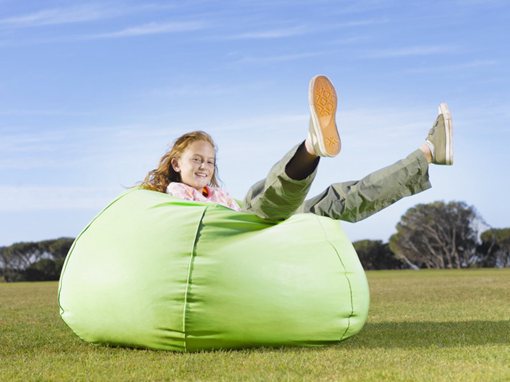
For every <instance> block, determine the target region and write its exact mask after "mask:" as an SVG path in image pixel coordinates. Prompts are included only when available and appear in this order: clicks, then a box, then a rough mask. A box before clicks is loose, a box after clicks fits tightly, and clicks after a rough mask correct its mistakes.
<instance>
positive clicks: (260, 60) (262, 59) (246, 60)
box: [234, 52, 324, 64]
mask: <svg viewBox="0 0 510 382" xmlns="http://www.w3.org/2000/svg"><path fill="white" fill-rule="evenodd" d="M323 54H324V52H309V53H293V54H282V55H276V56H259V57H253V56H252V57H243V58H241V59H239V60H237V61H235V62H234V63H235V64H271V63H274V62H286V61H296V60H302V59H306V58H312V57H317V56H321V55H323Z"/></svg>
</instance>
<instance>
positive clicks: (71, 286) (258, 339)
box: [58, 189, 369, 351]
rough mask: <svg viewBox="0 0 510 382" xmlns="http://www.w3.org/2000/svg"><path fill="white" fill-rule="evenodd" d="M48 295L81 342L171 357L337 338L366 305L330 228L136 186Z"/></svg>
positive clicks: (348, 248) (338, 235)
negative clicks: (161, 351) (170, 354)
mask: <svg viewBox="0 0 510 382" xmlns="http://www.w3.org/2000/svg"><path fill="white" fill-rule="evenodd" d="M58 299H59V305H60V314H61V316H62V318H63V320H64V321H65V322H66V323H67V325H68V326H69V327H70V328H71V329H72V330H73V331H74V332H75V333H76V334H77V335H78V336H79V337H80V338H82V339H83V340H85V341H88V342H93V343H99V344H110V345H121V346H130V347H144V348H151V349H165V350H175V351H198V350H203V349H232V348H245V347H252V346H282V345H299V346H317V345H325V344H332V343H337V342H338V341H341V340H344V339H346V338H348V337H350V336H352V335H354V334H356V333H357V332H359V331H360V330H361V328H362V327H363V325H364V323H365V321H366V318H367V313H368V304H369V294H368V285H367V281H366V277H365V274H364V271H363V269H362V267H361V264H360V262H359V260H358V257H357V255H356V252H355V251H354V248H353V247H352V244H351V243H350V241H349V239H348V238H347V237H346V236H345V234H344V232H343V231H342V229H341V228H340V224H339V223H338V221H335V220H332V219H329V218H325V217H319V216H316V215H313V214H297V215H294V216H292V217H290V218H289V219H287V220H285V221H283V222H280V223H277V222H271V221H268V220H264V219H261V218H259V217H257V216H256V215H254V214H252V213H247V212H235V211H232V210H230V209H228V208H226V207H223V206H221V205H217V204H214V203H198V202H190V201H184V200H180V199H176V198H174V197H171V196H169V195H167V194H164V193H160V192H154V191H148V190H142V189H131V190H129V191H127V192H126V193H124V194H123V195H121V196H120V197H118V198H117V199H116V200H114V201H113V202H112V203H111V204H110V205H108V206H107V207H106V208H105V209H104V210H103V211H102V212H100V213H99V215H98V216H96V217H95V218H94V219H93V221H92V222H91V223H90V224H89V225H88V226H87V227H86V228H85V229H84V230H83V231H82V232H81V233H80V235H79V236H78V237H77V239H76V241H75V242H74V244H73V246H72V247H71V249H70V251H69V254H68V255H67V258H66V262H65V264H64V268H63V270H62V275H61V278H60V283H59V296H58Z"/></svg>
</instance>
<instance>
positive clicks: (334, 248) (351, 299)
mask: <svg viewBox="0 0 510 382" xmlns="http://www.w3.org/2000/svg"><path fill="white" fill-rule="evenodd" d="M316 218H317V221H318V222H319V225H320V227H321V228H322V231H323V232H324V236H325V237H326V240H327V242H328V244H329V245H330V246H331V248H333V250H334V251H335V254H336V256H337V258H338V260H339V261H340V264H342V268H343V270H344V272H343V274H344V276H345V279H346V280H347V284H348V285H349V296H350V302H351V313H350V314H349V316H348V317H347V328H345V331H344V332H343V333H342V335H341V336H340V339H339V341H342V340H343V339H344V338H345V335H346V334H347V332H348V331H349V329H350V327H351V317H353V315H354V302H353V296H352V284H351V280H350V279H349V276H347V269H346V268H345V264H344V262H343V261H342V258H341V256H340V254H339V253H338V250H337V249H336V247H335V246H334V245H333V243H331V241H330V240H329V237H328V234H327V232H326V229H325V228H324V226H323V225H322V222H321V220H320V219H319V217H318V216H316Z"/></svg>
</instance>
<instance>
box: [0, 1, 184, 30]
mask: <svg viewBox="0 0 510 382" xmlns="http://www.w3.org/2000/svg"><path fill="white" fill-rule="evenodd" d="M172 8H175V5H168V4H166V5H165V4H164V5H161V4H143V5H136V6H126V5H111V6H108V5H99V4H91V5H82V6H74V7H67V8H65V7H61V8H51V9H42V10H39V11H35V12H32V13H28V14H24V15H20V16H11V17H6V18H3V19H0V27H2V26H3V27H10V28H30V27H37V26H44V25H61V24H72V23H83V22H89V21H96V20H103V19H109V18H114V17H119V16H122V15H127V14H133V13H134V14H139V13H140V12H150V11H161V10H165V9H172Z"/></svg>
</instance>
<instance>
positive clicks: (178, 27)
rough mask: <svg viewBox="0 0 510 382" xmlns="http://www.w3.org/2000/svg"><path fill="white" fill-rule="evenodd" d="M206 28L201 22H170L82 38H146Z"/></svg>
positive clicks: (149, 24)
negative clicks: (147, 36)
mask: <svg viewBox="0 0 510 382" xmlns="http://www.w3.org/2000/svg"><path fill="white" fill-rule="evenodd" d="M205 27H206V25H205V23H203V22H201V21H172V22H167V23H148V24H143V25H138V26H134V27H129V28H125V29H121V30H119V31H115V32H108V33H100V34H94V35H89V36H84V39H107V38H125V37H136V36H146V35H154V34H164V33H178V32H190V31H196V30H201V29H204V28H205Z"/></svg>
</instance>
